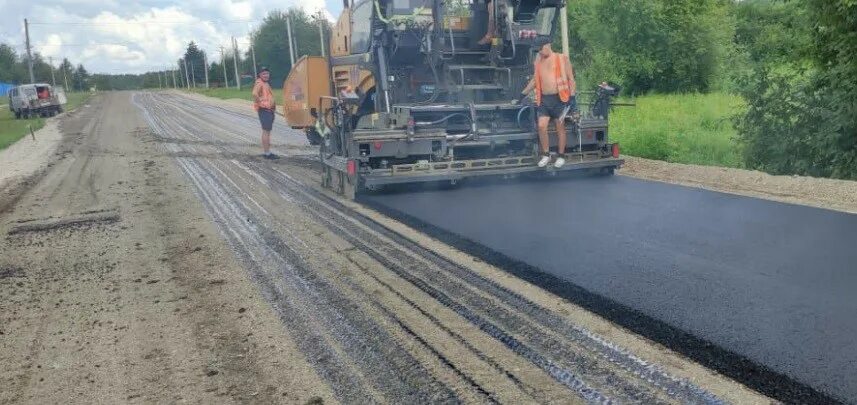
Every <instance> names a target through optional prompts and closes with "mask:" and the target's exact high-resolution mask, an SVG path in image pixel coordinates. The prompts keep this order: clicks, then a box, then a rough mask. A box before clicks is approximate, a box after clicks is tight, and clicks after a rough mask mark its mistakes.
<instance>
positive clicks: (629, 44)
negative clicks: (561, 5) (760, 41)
mask: <svg viewBox="0 0 857 405" xmlns="http://www.w3.org/2000/svg"><path fill="white" fill-rule="evenodd" d="M731 5H732V2H731V1H728V0H648V1H615V0H582V1H579V2H574V3H573V4H572V5H570V6H569V7H567V10H566V12H568V13H569V25H570V27H571V28H570V31H571V32H570V35H569V37H570V39H571V44H570V45H571V47H572V48H575V49H573V50H572V55H571V57H572V61H573V62H574V63H575V65H577V66H578V71H579V73H581V76H582V78H583V81H584V82H587V83H589V84H591V83H592V82H599V81H602V80H611V81H615V82H618V83H620V84H622V85H623V87H624V88H625V89H626V90H627V91H628V92H630V93H635V94H638V93H645V92H649V91H656V92H692V91H702V92H705V91H709V90H712V89H715V88H716V87H717V83H719V82H720V80H719V78H720V75H721V73H722V71H721V68H722V65H723V60H724V59H725V57H726V55H727V54H728V50H729V47H730V46H731V40H732V34H733V32H734V23H733V22H732V19H731V18H730V13H729V11H730V7H731Z"/></svg>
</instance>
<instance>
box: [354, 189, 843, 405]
mask: <svg viewBox="0 0 857 405" xmlns="http://www.w3.org/2000/svg"><path fill="white" fill-rule="evenodd" d="M362 198H363V201H364V202H366V203H367V204H369V205H370V206H373V207H376V208H378V209H380V210H382V211H385V212H386V213H388V214H392V215H394V216H398V217H399V218H400V219H403V220H406V221H407V222H409V223H410V224H411V225H415V226H418V227H422V228H425V229H427V230H429V231H433V233H435V234H436V236H440V237H442V238H445V239H447V240H448V241H451V242H453V243H457V244H459V245H460V247H461V248H463V249H464V250H468V251H471V252H473V253H475V254H479V255H482V256H486V257H487V256H491V255H492V254H494V253H490V252H496V253H499V254H500V255H501V256H502V257H504V258H505V259H508V260H507V261H508V268H509V269H510V270H512V271H514V269H513V268H518V269H519V268H520V267H521V266H523V267H526V268H528V269H529V270H527V271H525V273H527V274H528V276H527V277H525V278H526V279H528V280H530V281H533V282H536V283H538V284H541V285H543V286H544V287H546V288H548V289H549V290H551V291H554V292H557V293H559V294H562V295H564V296H566V297H567V298H569V299H570V300H572V301H583V302H581V303H582V304H584V306H588V305H587V304H591V303H592V302H600V304H592V305H589V306H594V307H597V308H596V309H597V310H598V311H597V312H599V313H601V314H602V315H604V316H606V317H608V318H622V319H614V320H616V321H618V322H619V323H620V324H624V325H626V326H628V327H630V328H631V329H634V330H638V331H640V332H642V333H643V334H646V335H648V336H650V337H653V338H654V339H656V340H662V341H663V340H666V341H663V342H662V343H664V344H666V345H667V346H670V347H673V348H677V349H679V350H680V351H684V352H686V353H687V354H688V355H690V356H691V357H693V358H695V359H697V360H699V361H701V362H703V363H704V364H708V365H710V366H714V367H715V368H718V369H721V371H723V372H725V373H726V374H729V375H732V376H734V377H736V378H738V379H745V380H747V383H748V385H750V386H753V387H754V388H757V389H761V390H763V391H767V392H768V393H770V394H777V393H778V392H777V391H781V390H792V391H795V392H792V393H791V394H784V395H775V396H780V398H781V399H784V400H786V401H789V402H791V401H795V402H825V401H827V400H829V399H830V398H825V397H824V395H823V394H819V393H818V392H815V393H813V392H812V389H815V390H818V391H820V392H821V393H824V394H827V395H830V396H832V397H833V398H836V399H838V400H840V401H844V402H853V403H857V215H852V214H846V213H841V212H835V211H828V210H823V209H816V208H809V207H803V206H797V205H790V204H782V203H777V202H771V201H765V200H760V199H755V198H747V197H740V196H734V195H729V194H722V193H716V192H711V191H705V190H700V189H694V188H688V187H681V186H675V185H668V184H663V183H657V182H649V181H642V180H636V179H632V178H628V177H623V176H613V177H585V176H584V177H577V178H569V179H555V180H551V181H532V182H515V183H499V184H488V185H474V186H467V185H465V186H462V187H460V188H458V189H454V190H436V189H435V190H411V191H403V192H397V193H386V194H372V195H368V196H364V197H362ZM486 252H489V253H486ZM495 262H496V261H495ZM515 263H517V264H515ZM495 264H500V265H501V267H506V266H504V264H503V263H502V262H501V263H495ZM561 284H562V285H564V287H562V286H560V285H561ZM569 286H570V287H569ZM591 296H594V297H596V298H595V299H594V300H593V299H592V298H591ZM587 297H589V298H587ZM604 302H607V303H608V305H607V307H609V306H610V305H614V304H615V308H605V305H604V304H603V303H604ZM635 311H639V313H637V312H635ZM647 322H648V323H653V324H658V325H660V326H657V327H651V328H649V327H647V326H640V325H641V324H644V323H647ZM658 328H660V329H664V328H665V329H667V330H668V331H667V332H663V331H658V330H656V329H658ZM649 329H651V330H649ZM680 331H683V332H687V333H688V334H690V335H692V336H681V333H680ZM697 338H698V339H697ZM707 342H711V343H713V344H714V345H715V346H714V347H710V348H706V347H707V346H706V345H707ZM706 356H708V357H712V358H706ZM713 357H723V358H728V360H723V359H722V358H713ZM747 359H749V362H747V361H746V360H747ZM726 363H729V364H726ZM733 363H734V364H733ZM753 363H754V364H753ZM756 365H759V366H761V367H756ZM730 367H732V368H734V369H733V370H730V369H729V368H730ZM778 374H782V375H778ZM783 376H785V378H784V379H785V380H786V382H782V381H778V378H781V379H782V377H783ZM789 384H792V385H797V386H798V388H794V387H793V386H790V385H789ZM809 388H811V389H809ZM807 390H808V391H809V394H807V393H806V391H807ZM819 395H821V397H819Z"/></svg>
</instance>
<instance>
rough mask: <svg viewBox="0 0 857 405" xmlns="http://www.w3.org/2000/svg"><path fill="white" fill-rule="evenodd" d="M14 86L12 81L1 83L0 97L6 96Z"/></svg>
mask: <svg viewBox="0 0 857 405" xmlns="http://www.w3.org/2000/svg"><path fill="white" fill-rule="evenodd" d="M12 87H15V85H14V84H12V83H0V97H6V93H8V92H9V90H10V89H11V88H12Z"/></svg>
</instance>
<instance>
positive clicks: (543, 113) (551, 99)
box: [536, 94, 577, 119]
mask: <svg viewBox="0 0 857 405" xmlns="http://www.w3.org/2000/svg"><path fill="white" fill-rule="evenodd" d="M541 101H542V102H541V105H539V106H538V107H536V113H537V114H538V116H539V117H550V118H551V119H558V118H559V117H560V116H562V112H563V111H564V110H565V108H566V107H569V106H570V107H571V108H569V109H568V114H571V113H572V112H576V111H577V97H575V96H572V97H571V98H570V99H569V100H568V103H564V102H562V99H560V98H559V94H543V95H542V100H541Z"/></svg>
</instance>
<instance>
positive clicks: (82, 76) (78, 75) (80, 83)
mask: <svg viewBox="0 0 857 405" xmlns="http://www.w3.org/2000/svg"><path fill="white" fill-rule="evenodd" d="M69 80H71V81H72V83H73V84H71V86H72V88H73V89H75V90H77V91H86V90H89V72H87V71H86V68H84V67H83V65H82V64H78V65H77V68H75V69H74V71H73V72H72V74H71V77H69Z"/></svg>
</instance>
